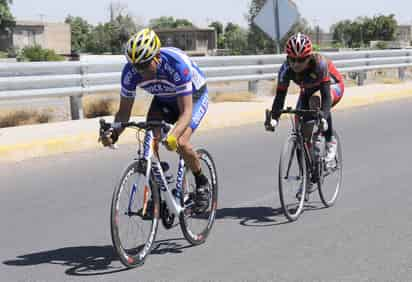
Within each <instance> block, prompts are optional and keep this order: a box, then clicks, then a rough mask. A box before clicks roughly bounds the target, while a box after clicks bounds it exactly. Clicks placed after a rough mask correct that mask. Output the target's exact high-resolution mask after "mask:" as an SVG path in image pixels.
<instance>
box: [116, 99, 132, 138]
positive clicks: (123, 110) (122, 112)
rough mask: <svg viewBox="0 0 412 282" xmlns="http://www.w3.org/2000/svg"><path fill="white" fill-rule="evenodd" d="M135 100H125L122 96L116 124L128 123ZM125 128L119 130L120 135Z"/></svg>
mask: <svg viewBox="0 0 412 282" xmlns="http://www.w3.org/2000/svg"><path fill="white" fill-rule="evenodd" d="M133 103H134V98H125V97H123V96H120V104H119V110H118V111H117V113H116V115H115V116H114V122H128V121H129V119H130V115H131V112H132V108H133ZM123 130H124V128H120V129H119V132H118V133H119V135H120V134H121V133H122V132H123Z"/></svg>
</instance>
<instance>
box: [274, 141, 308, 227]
mask: <svg viewBox="0 0 412 282" xmlns="http://www.w3.org/2000/svg"><path fill="white" fill-rule="evenodd" d="M306 171H307V168H306V161H305V157H304V152H303V148H301V146H299V144H298V141H297V138H296V136H294V135H291V136H289V138H288V139H287V140H286V142H285V144H284V146H283V150H282V153H281V156H280V161H279V174H278V178H279V179H278V180H279V196H280V203H281V205H282V209H283V212H284V214H285V216H286V217H287V219H289V220H290V221H295V220H296V219H298V217H299V215H300V214H301V213H302V210H303V206H304V201H305V195H306V181H307V179H306V178H307V177H306V175H307V174H306Z"/></svg>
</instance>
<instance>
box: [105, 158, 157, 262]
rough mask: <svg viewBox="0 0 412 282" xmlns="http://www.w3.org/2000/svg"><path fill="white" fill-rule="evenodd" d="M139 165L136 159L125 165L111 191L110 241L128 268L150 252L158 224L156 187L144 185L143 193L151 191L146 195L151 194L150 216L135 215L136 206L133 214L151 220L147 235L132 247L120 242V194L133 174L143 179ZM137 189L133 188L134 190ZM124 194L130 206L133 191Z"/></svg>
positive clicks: (141, 260)
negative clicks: (118, 180) (151, 207)
mask: <svg viewBox="0 0 412 282" xmlns="http://www.w3.org/2000/svg"><path fill="white" fill-rule="evenodd" d="M140 165H141V162H140V161H138V160H135V161H133V162H131V163H130V164H129V165H128V166H127V168H126V169H125V170H124V173H123V174H122V177H121V179H120V182H119V184H118V185H117V186H116V188H115V189H114V191H113V196H112V204H111V213H110V229H111V237H112V243H113V246H114V249H115V251H116V253H117V254H118V256H119V258H120V261H121V263H122V264H123V265H124V266H126V267H128V268H132V267H136V266H139V265H142V264H143V263H144V261H145V259H146V257H147V255H148V254H149V253H150V252H151V250H152V248H153V243H154V240H155V238H156V233H157V228H158V225H159V217H160V207H159V205H160V201H159V192H158V189H157V187H153V186H152V185H150V187H148V188H147V187H146V186H145V187H144V192H143V193H145V194H146V195H147V193H151V195H147V197H148V196H151V200H152V204H153V209H152V218H149V219H148V220H145V219H143V217H142V216H139V215H137V214H138V213H139V212H138V211H137V210H138V209H137V208H136V211H137V212H135V213H134V214H133V215H135V216H136V218H138V217H140V218H141V219H142V221H151V226H150V231H149V232H148V235H147V237H146V238H145V239H144V240H143V243H142V244H140V243H139V244H136V245H133V247H131V248H126V247H125V246H124V245H125V244H124V242H122V239H121V237H122V236H121V234H120V232H119V227H120V219H119V217H120V215H121V213H122V210H121V209H120V201H121V199H120V197H121V196H122V192H123V191H125V192H126V189H124V188H125V186H126V185H127V180H128V178H130V177H131V176H132V175H133V174H137V176H138V177H139V176H140V177H142V178H143V179H145V175H143V174H142V173H141V172H139V166H140ZM140 170H141V169H140ZM133 185H134V184H133ZM138 188H139V187H138ZM138 188H137V189H138ZM132 189H133V188H132ZM137 189H136V188H135V190H137ZM146 189H147V190H146ZM147 191H149V192H147ZM130 193H132V195H130ZM125 195H126V199H128V201H129V202H128V203H129V206H130V201H131V200H130V197H133V192H129V198H127V194H125ZM144 201H146V200H144ZM135 202H138V201H135ZM127 210H128V211H130V208H128V209H127ZM146 212H147V211H146ZM127 216H128V217H129V218H131V217H132V215H131V214H128V215H127ZM128 228H129V226H128ZM139 231H140V229H139Z"/></svg>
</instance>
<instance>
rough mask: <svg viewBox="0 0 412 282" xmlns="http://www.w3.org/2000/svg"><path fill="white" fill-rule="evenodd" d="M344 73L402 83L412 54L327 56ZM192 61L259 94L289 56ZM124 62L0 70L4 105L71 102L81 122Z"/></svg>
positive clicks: (94, 59) (115, 84)
mask: <svg viewBox="0 0 412 282" xmlns="http://www.w3.org/2000/svg"><path fill="white" fill-rule="evenodd" d="M324 55H326V56H327V57H328V58H330V59H332V60H333V61H334V63H335V65H336V67H337V68H338V69H339V71H341V72H356V73H358V75H357V77H358V84H359V85H362V84H363V81H364V79H365V73H366V72H367V71H370V70H376V69H398V70H399V78H400V79H404V76H405V69H406V68H407V67H411V66H412V50H408V49H405V50H404V49H401V50H380V51H355V52H333V53H325V54H324ZM193 60H194V61H195V62H196V63H197V64H198V65H199V66H200V68H201V69H202V70H203V71H204V72H205V74H206V76H207V77H208V82H222V81H240V80H242V81H249V90H250V91H253V92H256V91H257V90H256V89H257V83H258V81H259V80H273V79H275V78H276V76H277V72H278V71H279V68H280V66H281V64H282V63H283V62H284V60H285V55H253V56H225V57H197V58H193ZM125 62H126V61H125V59H124V57H123V56H102V57H99V56H91V58H89V57H84V58H82V59H81V60H80V61H78V62H32V63H1V64H0V100H11V99H27V98H45V97H70V103H71V112H72V118H73V119H78V118H82V116H83V114H82V102H81V97H82V96H84V95H87V94H92V93H98V92H106V91H114V90H119V89H120V74H121V70H122V67H123V65H124V64H125Z"/></svg>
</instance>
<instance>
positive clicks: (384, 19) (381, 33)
mask: <svg viewBox="0 0 412 282" xmlns="http://www.w3.org/2000/svg"><path fill="white" fill-rule="evenodd" d="M373 19H374V21H375V26H376V39H377V40H384V41H390V40H394V39H395V36H396V28H397V26H398V22H397V21H396V19H395V15H394V14H390V15H389V16H384V15H380V16H376V17H374V18H373Z"/></svg>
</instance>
